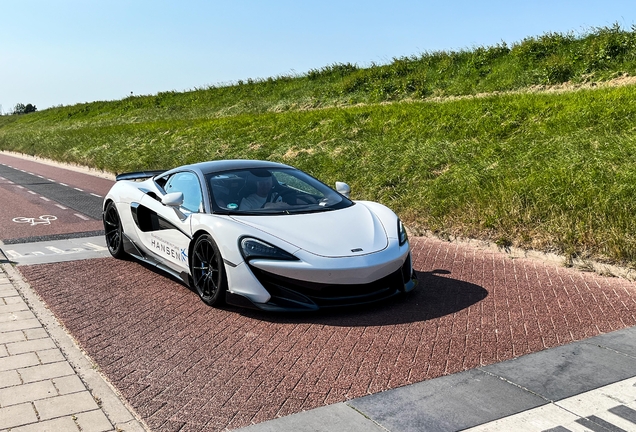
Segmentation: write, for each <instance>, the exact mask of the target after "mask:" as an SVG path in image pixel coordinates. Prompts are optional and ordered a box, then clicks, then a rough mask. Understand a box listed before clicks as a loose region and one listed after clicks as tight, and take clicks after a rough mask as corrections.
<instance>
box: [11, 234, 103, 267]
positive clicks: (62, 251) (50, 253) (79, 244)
mask: <svg viewBox="0 0 636 432" xmlns="http://www.w3.org/2000/svg"><path fill="white" fill-rule="evenodd" d="M105 246H106V240H105V238H104V236H103V235H101V236H95V237H86V238H77V239H68V240H51V241H46V242H37V243H24V244H16V245H11V250H10V251H5V255H6V257H7V258H8V259H10V260H11V261H13V262H15V263H16V264H17V265H31V264H44V263H54V262H64V261H74V260H78V259H84V258H103V257H108V256H110V253H109V252H108V248H106V247H105Z"/></svg>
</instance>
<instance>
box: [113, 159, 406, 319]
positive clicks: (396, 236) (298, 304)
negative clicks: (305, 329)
mask: <svg viewBox="0 0 636 432" xmlns="http://www.w3.org/2000/svg"><path fill="white" fill-rule="evenodd" d="M336 189H337V191H338V192H336V191H334V190H333V189H331V188H329V187H328V186H326V185H324V184H323V183H321V182H320V181H318V180H316V179H315V178H313V177H311V176H310V175H308V174H306V173H304V172H302V171H299V170H297V169H295V168H292V167H290V166H287V165H283V164H279V163H274V162H265V161H254V160H224V161H212V162H202V163H197V164H193V165H186V166H182V167H178V168H174V169H172V170H169V171H146V172H138V173H128V174H121V175H119V176H117V182H116V183H115V185H114V186H113V187H112V189H111V190H110V192H109V193H108V195H107V196H106V198H105V199H104V215H103V219H104V229H105V234H106V243H107V244H108V249H109V251H110V253H111V254H112V255H113V256H114V257H116V258H123V257H125V256H126V255H132V256H134V257H135V258H138V259H140V260H142V261H145V262H149V263H152V264H154V265H156V266H157V267H159V268H160V269H162V270H164V271H166V272H169V273H170V274H172V275H174V276H176V277H178V278H180V279H182V280H183V281H184V282H185V283H186V284H187V285H188V286H190V287H193V288H194V289H195V290H196V292H197V293H198V294H199V296H200V297H201V299H202V300H203V301H204V302H205V303H207V304H209V305H219V304H221V303H222V302H224V301H226V302H227V303H230V304H233V305H238V306H244V307H250V308H257V309H263V310H269V311H282V310H285V311H306V310H316V309H319V308H325V307H334V306H346V305H354V304H363V303H369V302H374V301H379V300H383V299H386V298H389V297H392V296H394V295H396V294H399V293H402V292H408V291H410V290H412V289H413V288H414V287H415V285H416V278H415V273H414V272H413V269H412V267H411V255H410V248H409V242H408V239H407V235H406V231H405V229H404V226H403V225H402V222H401V221H400V220H399V218H398V217H397V216H396V215H395V213H393V212H392V211H391V210H390V209H388V208H387V207H385V206H383V205H381V204H378V203H375V202H369V201H355V202H354V201H351V200H349V198H348V195H349V186H347V185H346V184H345V183H340V182H338V183H336Z"/></svg>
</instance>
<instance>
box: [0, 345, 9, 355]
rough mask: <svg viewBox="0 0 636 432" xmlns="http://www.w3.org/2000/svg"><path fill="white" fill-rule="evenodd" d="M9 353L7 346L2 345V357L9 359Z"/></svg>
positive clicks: (0, 349) (0, 353)
mask: <svg viewBox="0 0 636 432" xmlns="http://www.w3.org/2000/svg"><path fill="white" fill-rule="evenodd" d="M8 356H9V351H7V346H6V345H0V357H8Z"/></svg>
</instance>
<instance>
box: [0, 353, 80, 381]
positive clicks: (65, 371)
mask: <svg viewBox="0 0 636 432" xmlns="http://www.w3.org/2000/svg"><path fill="white" fill-rule="evenodd" d="M31 354H32V353H31ZM23 355H26V354H23ZM33 355H34V356H35V354H33ZM16 357H17V356H16ZM0 360H1V359H0ZM38 363H39V362H38ZM18 372H19V373H20V376H21V377H22V380H23V381H24V382H25V383H29V382H35V381H42V380H45V379H51V378H58V377H63V376H67V375H74V374H75V371H74V370H73V368H72V367H71V365H70V364H68V362H59V363H51V364H47V365H39V366H33V367H28V368H25V369H20V370H18Z"/></svg>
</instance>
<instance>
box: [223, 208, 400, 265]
mask: <svg viewBox="0 0 636 432" xmlns="http://www.w3.org/2000/svg"><path fill="white" fill-rule="evenodd" d="M232 219H234V220H236V221H238V222H241V223H244V224H246V225H249V226H251V227H254V228H256V229H258V230H261V231H264V232H266V233H268V234H270V235H273V236H275V237H278V238H280V239H281V240H283V241H285V242H287V243H291V244H292V245H294V246H296V247H298V248H300V249H303V250H305V251H307V252H310V253H312V254H314V255H320V256H324V257H345V256H358V255H366V254H370V253H373V252H378V251H381V250H382V249H385V248H386V247H387V246H388V239H387V235H386V231H385V230H384V227H383V226H382V223H381V222H380V219H379V218H378V217H377V216H376V215H375V214H374V213H373V212H372V211H371V210H369V209H368V208H367V207H366V206H364V205H363V204H356V205H352V206H351V207H347V208H344V209H340V210H332V211H325V212H319V213H308V214H291V215H276V216H232Z"/></svg>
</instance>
